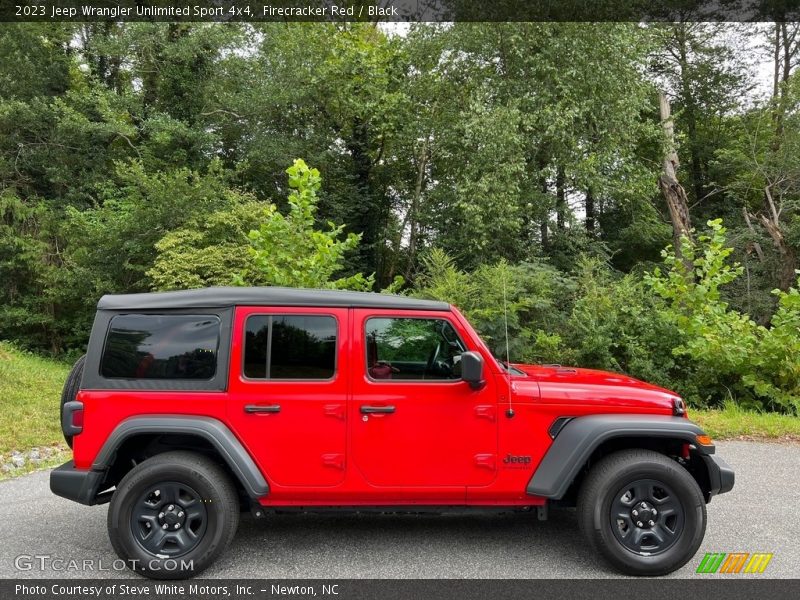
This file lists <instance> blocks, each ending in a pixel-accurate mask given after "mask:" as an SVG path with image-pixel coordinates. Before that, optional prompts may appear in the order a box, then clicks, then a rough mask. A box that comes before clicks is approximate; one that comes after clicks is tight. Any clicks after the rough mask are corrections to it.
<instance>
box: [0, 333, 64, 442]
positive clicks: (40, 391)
mask: <svg viewBox="0 0 800 600" xmlns="http://www.w3.org/2000/svg"><path fill="white" fill-rule="evenodd" d="M69 370H70V366H69V365H67V364H66V363H63V362H59V361H55V360H52V359H47V358H42V357H39V356H36V355H34V354H30V353H27V352H22V351H20V350H18V349H16V348H14V347H13V346H12V345H11V344H8V343H6V342H0V399H2V401H1V404H0V406H2V410H0V455H3V456H7V455H8V454H9V453H10V452H12V451H14V450H19V451H25V450H29V449H30V448H40V447H43V446H60V447H63V448H66V444H64V438H63V436H62V435H61V424H60V422H59V414H58V409H59V403H60V400H61V388H62V387H63V385H64V381H65V380H66V378H67V374H68V373H69Z"/></svg>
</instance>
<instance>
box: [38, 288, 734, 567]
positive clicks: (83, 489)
mask: <svg viewBox="0 0 800 600" xmlns="http://www.w3.org/2000/svg"><path fill="white" fill-rule="evenodd" d="M61 404H62V406H61V421H62V428H63V430H64V434H65V436H66V438H67V441H68V443H69V444H70V445H71V446H72V448H73V455H74V460H73V461H70V462H68V463H66V464H65V465H63V466H61V467H59V468H58V469H56V470H54V471H53V472H52V474H51V477H50V486H51V489H52V491H53V492H54V493H56V494H58V495H60V496H63V497H65V498H69V499H71V500H75V501H77V502H81V503H83V504H87V505H92V504H100V503H104V502H110V507H109V511H108V531H109V535H110V537H111V542H112V545H113V546H114V549H115V550H116V552H117V553H118V554H119V556H120V557H122V558H123V559H125V560H126V561H127V562H128V564H129V565H131V567H132V568H134V569H135V570H136V571H137V572H138V573H141V574H143V575H146V576H149V577H154V578H161V577H168V578H176V577H188V576H190V575H192V574H196V573H199V572H200V571H202V570H203V569H205V568H206V567H207V566H208V565H210V564H211V563H212V562H213V561H214V560H215V559H216V558H217V557H218V556H219V555H220V554H221V553H222V552H223V551H224V549H225V547H226V546H227V545H228V543H229V542H230V541H231V539H232V538H233V536H234V533H235V531H236V527H237V524H238V520H239V514H240V512H241V511H242V510H252V512H253V514H255V515H257V516H261V515H263V514H264V513H265V511H267V510H269V509H278V508H287V507H294V508H306V509H308V508H317V507H319V508H322V507H342V506H347V507H356V508H358V509H367V508H374V507H383V508H384V509H386V510H390V509H396V510H408V509H411V508H414V507H417V508H419V507H429V508H430V507H433V508H436V509H444V508H445V507H482V508H486V507H504V508H519V509H523V508H535V509H536V510H537V511H538V514H539V515H540V517H545V516H546V514H547V508H548V504H549V503H554V502H557V503H561V504H565V505H570V504H575V505H577V513H578V523H579V525H580V527H581V529H582V530H583V532H584V533H585V535H586V538H587V540H588V542H589V543H590V544H591V545H592V546H593V547H594V548H595V549H596V550H597V551H598V552H599V553H601V554H602V555H603V556H604V557H605V558H606V560H608V562H610V563H611V564H612V565H613V566H615V567H616V568H617V569H619V570H620V571H623V572H625V573H630V574H636V575H660V574H665V573H669V572H671V571H673V570H675V569H677V568H679V567H680V566H682V565H683V564H685V563H686V562H687V561H688V560H689V559H690V558H691V557H692V556H693V555H694V554H695V552H696V551H697V549H698V548H699V546H700V543H701V542H702V539H703V535H704V533H705V527H706V503H707V502H708V501H709V500H710V499H711V497H712V496H714V495H715V494H719V493H722V492H727V491H729V490H730V489H731V488H732V487H733V481H734V475H733V471H732V470H731V469H730V468H729V467H728V466H727V465H726V464H725V463H724V462H723V461H722V460H720V459H719V458H717V457H716V456H715V455H714V446H713V444H712V442H711V440H710V439H709V438H708V436H706V435H705V434H704V433H703V431H702V430H701V429H700V428H699V427H698V426H697V425H695V424H694V423H692V422H691V421H689V420H688V419H687V417H686V410H685V407H684V403H683V401H682V400H681V399H680V398H679V397H677V396H676V395H675V394H674V393H672V392H669V391H668V390H664V389H661V388H658V387H655V386H653V385H649V384H647V383H644V382H641V381H638V380H636V379H632V378H630V377H626V376H623V375H619V374H613V373H605V372H601V371H591V370H585V369H573V368H562V367H560V366H532V365H510V366H509V365H504V364H503V363H501V362H499V361H497V360H496V359H495V358H493V356H492V354H491V353H490V352H489V350H488V348H487V347H486V345H485V344H484V343H483V342H482V341H481V339H480V338H479V336H478V335H477V334H476V333H475V331H474V330H473V329H472V328H471V327H470V325H469V323H468V322H467V321H466V320H465V319H464V317H463V316H462V315H461V314H460V313H459V312H458V310H457V309H456V308H454V307H452V306H450V305H448V304H445V303H441V302H433V301H426V300H417V299H413V298H404V297H397V296H387V295H380V294H366V293H356V292H340V291H318V290H293V289H283V288H212V289H204V290H192V291H182V292H166V293H156V294H131V295H120V296H105V297H103V298H102V299H101V300H100V302H99V303H98V307H97V315H96V318H95V321H94V326H93V328H92V333H91V338H90V341H89V346H88V350H87V354H86V356H85V357H84V358H81V359H80V360H79V361H78V362H77V363H76V365H75V367H74V368H73V370H72V372H71V374H70V376H69V379H68V380H67V382H66V385H65V388H64V394H63V397H62V403H61ZM167 561H171V563H170V564H171V565H173V568H172V569H170V568H169V565H168V564H167ZM174 565H178V570H177V571H176V570H175V568H174Z"/></svg>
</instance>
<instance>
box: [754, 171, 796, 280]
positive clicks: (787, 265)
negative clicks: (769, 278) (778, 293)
mask: <svg viewBox="0 0 800 600" xmlns="http://www.w3.org/2000/svg"><path fill="white" fill-rule="evenodd" d="M764 197H765V198H766V201H767V205H768V208H769V213H768V214H766V215H765V214H763V213H762V214H760V215H759V217H760V218H761V224H762V225H764V229H766V230H767V233H768V234H769V237H770V238H772V244H773V245H774V246H775V249H776V250H777V251H778V255H779V257H780V269H779V271H778V287H779V288H780V289H782V290H783V291H786V290H788V289H789V288H790V287H792V286H793V285H794V284H795V282H796V281H797V273H796V269H797V254H796V253H795V251H794V248H792V247H791V246H790V245H789V244H788V243H787V242H786V238H785V237H784V235H783V230H782V229H781V222H780V214H779V213H778V210H777V208H776V206H775V201H774V200H773V198H772V192H770V190H769V186H767V187H766V188H764Z"/></svg>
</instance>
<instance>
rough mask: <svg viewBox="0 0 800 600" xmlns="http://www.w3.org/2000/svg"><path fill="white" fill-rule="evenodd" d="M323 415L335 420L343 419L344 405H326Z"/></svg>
mask: <svg viewBox="0 0 800 600" xmlns="http://www.w3.org/2000/svg"><path fill="white" fill-rule="evenodd" d="M325 415H326V416H328V417H334V418H336V419H344V404H326V405H325Z"/></svg>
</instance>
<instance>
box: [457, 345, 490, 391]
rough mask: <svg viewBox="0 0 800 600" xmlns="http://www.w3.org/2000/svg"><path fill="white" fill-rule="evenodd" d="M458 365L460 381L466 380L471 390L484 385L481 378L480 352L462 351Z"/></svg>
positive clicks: (481, 360) (483, 380)
mask: <svg viewBox="0 0 800 600" xmlns="http://www.w3.org/2000/svg"><path fill="white" fill-rule="evenodd" d="M460 366H461V379H462V381H466V382H467V383H468V384H469V385H470V387H471V388H472V389H473V390H479V389H481V388H482V387H483V386H484V385H486V380H485V379H484V378H483V357H482V356H481V355H480V354H478V353H477V352H463V353H462V354H461V365H460Z"/></svg>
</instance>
